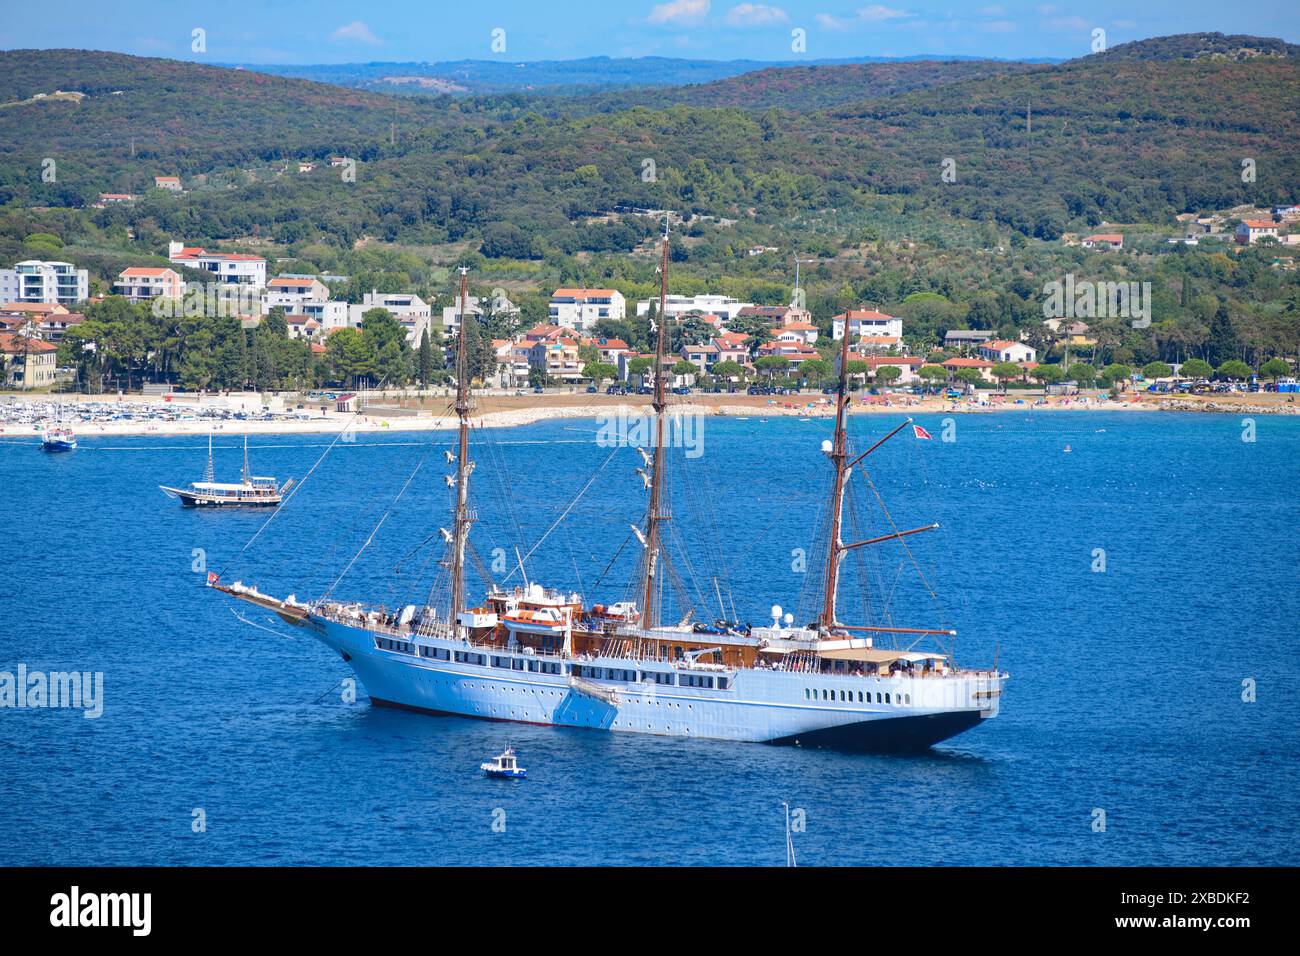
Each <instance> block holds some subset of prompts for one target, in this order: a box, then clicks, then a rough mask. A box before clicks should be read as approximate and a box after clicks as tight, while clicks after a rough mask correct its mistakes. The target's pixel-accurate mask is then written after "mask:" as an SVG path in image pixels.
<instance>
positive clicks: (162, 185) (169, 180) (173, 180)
mask: <svg viewBox="0 0 1300 956" xmlns="http://www.w3.org/2000/svg"><path fill="white" fill-rule="evenodd" d="M153 188H154V189H165V190H167V191H168V192H172V193H179V192H184V190H183V189H182V188H181V178H180V177H179V176H155V177H154V178H153Z"/></svg>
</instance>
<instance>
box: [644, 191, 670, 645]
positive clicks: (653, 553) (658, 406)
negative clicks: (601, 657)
mask: <svg viewBox="0 0 1300 956" xmlns="http://www.w3.org/2000/svg"><path fill="white" fill-rule="evenodd" d="M667 302H668V216H667V215H666V214H665V216H664V245H663V258H662V260H661V261H660V264H659V316H658V318H659V335H658V338H657V340H656V343H655V365H654V370H655V371H654V376H655V385H654V397H653V399H652V400H651V407H652V408H654V411H655V447H654V460H653V464H652V466H651V469H650V510H649V511H648V512H647V513H646V529H645V563H644V565H643V569H644V570H643V573H642V581H641V626H642V628H643V629H645V630H649V629H651V628H654V627H658V625H659V608H658V602H657V601H656V600H655V598H656V595H655V590H656V585H657V574H658V570H659V567H658V565H659V556H660V551H661V549H662V534H661V533H660V527H659V526H660V523H661V522H663V521H665V520H667V518H668V516H667V515H666V514H661V513H660V506H661V502H662V498H663V465H664V424H665V422H664V410H665V409H666V408H667V407H668V401H667V398H666V396H665V394H664V350H665V348H666V342H667V337H668V317H667V315H665V308H666V306H667Z"/></svg>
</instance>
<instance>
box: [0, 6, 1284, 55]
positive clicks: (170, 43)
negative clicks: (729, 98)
mask: <svg viewBox="0 0 1300 956" xmlns="http://www.w3.org/2000/svg"><path fill="white" fill-rule="evenodd" d="M11 2H15V0H11ZM105 7H106V5H105V4H104V3H103V2H102V0H44V2H42V3H41V4H40V15H39V16H23V17H16V16H9V17H6V18H4V19H3V21H0V48H4V49H16V48H30V47H37V48H51V47H76V48H84V49H96V50H114V51H117V52H121V53H133V54H137V55H141V56H166V57H174V58H179V59H194V60H204V59H206V60H211V61H213V62H221V63H249V64H254V63H348V62H370V61H385V60H396V61H420V60H424V61H430V62H432V61H436V60H457V59H492V58H498V57H499V58H502V59H506V60H512V61H513V60H542V59H570V58H573V57H582V56H598V55H605V56H614V57H635V56H649V55H660V56H683V57H695V58H702V59H728V60H729V59H760V60H793V59H800V58H810V59H821V58H832V57H853V56H908V55H913V54H920V53H938V54H961V55H982V56H1002V57H1034V56H1048V57H1073V56H1079V55H1083V54H1086V53H1088V52H1090V48H1091V43H1092V31H1093V30H1094V29H1096V28H1101V29H1103V30H1105V31H1106V41H1107V42H1108V44H1110V45H1114V44H1116V43H1122V42H1124V41H1126V40H1132V39H1139V38H1142V37H1149V36H1161V35H1165V34H1170V33H1189V32H1199V31H1208V30H1217V31H1220V32H1223V33H1249V34H1256V35H1260V36H1277V37H1282V38H1283V39H1285V40H1288V41H1291V42H1300V13H1297V11H1298V10H1300V4H1297V3H1296V2H1294V0H1289V2H1288V0H1250V2H1246V3H1224V2H1223V0H1142V2H1133V0H1096V2H1089V3H1079V2H1075V3H1070V2H1056V3H1045V2H1039V0H1034V2H1018V0H1002V2H997V3H994V2H983V0H973V2H970V3H965V4H961V3H952V2H947V3H943V2H930V0H886V2H884V3H866V2H863V0H768V2H762V3H759V2H738V0H663V2H655V0H558V2H557V0H531V2H517V0H480V2H477V3H446V2H445V0H381V2H379V3H358V2H356V0H347V2H342V0H312V2H307V3H300V2H286V0H262V2H250V0H223V2H220V3H212V2H207V3H196V2H190V0H179V2H178V0H117V2H114V3H112V4H110V5H109V7H110V8H111V10H110V11H108V12H106V9H105ZM11 9H12V8H11ZM194 28H202V29H203V30H205V31H206V39H207V51H206V52H205V53H201V54H200V53H194V52H192V50H191V31H192V30H193V29H194ZM498 29H499V30H503V31H504V35H503V36H504V45H505V49H504V51H494V49H493V46H492V44H493V31H494V30H498ZM794 30H802V31H804V33H803V36H804V37H805V46H806V49H805V51H804V52H796V51H792V37H791V33H792V31H794ZM498 36H501V35H500V34H499V35H498ZM499 45H500V44H499V42H498V46H499Z"/></svg>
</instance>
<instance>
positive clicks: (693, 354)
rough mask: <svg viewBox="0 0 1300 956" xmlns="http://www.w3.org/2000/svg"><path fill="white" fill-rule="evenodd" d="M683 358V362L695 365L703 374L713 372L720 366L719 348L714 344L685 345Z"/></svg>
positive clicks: (682, 351)
mask: <svg viewBox="0 0 1300 956" xmlns="http://www.w3.org/2000/svg"><path fill="white" fill-rule="evenodd" d="M681 357H682V359H683V361H687V362H691V363H693V364H694V365H695V367H696V368H698V369H699V370H700V371H701V372H712V371H713V366H715V365H717V364H718V346H717V345H716V344H714V343H713V342H705V343H704V344H703V345H683V346H682V350H681Z"/></svg>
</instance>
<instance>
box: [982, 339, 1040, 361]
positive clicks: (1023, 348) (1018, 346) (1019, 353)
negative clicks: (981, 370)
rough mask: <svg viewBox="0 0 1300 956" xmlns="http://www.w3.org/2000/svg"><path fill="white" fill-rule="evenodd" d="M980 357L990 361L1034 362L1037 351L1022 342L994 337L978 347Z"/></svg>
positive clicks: (1036, 358)
mask: <svg viewBox="0 0 1300 956" xmlns="http://www.w3.org/2000/svg"><path fill="white" fill-rule="evenodd" d="M979 354H980V358H982V359H986V360H988V361H990V362H994V363H996V362H1015V363H1017V364H1019V363H1021V362H1035V361H1037V360H1038V352H1037V351H1036V350H1035V349H1032V348H1030V347H1029V346H1028V345H1025V343H1023V342H1011V341H1008V340H1007V339H995V340H994V341H992V342H985V343H984V344H983V345H981V346H980V348H979Z"/></svg>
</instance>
